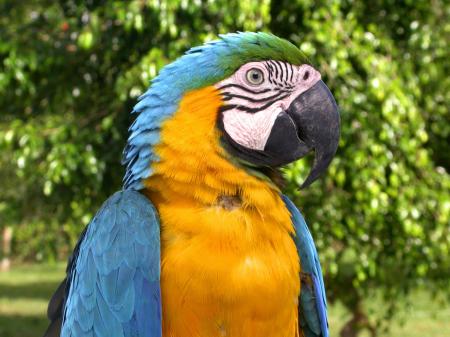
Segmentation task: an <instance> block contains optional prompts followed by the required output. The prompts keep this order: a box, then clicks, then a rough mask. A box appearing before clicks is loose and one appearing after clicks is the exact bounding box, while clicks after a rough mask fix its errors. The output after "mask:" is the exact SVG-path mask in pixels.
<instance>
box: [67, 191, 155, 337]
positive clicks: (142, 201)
mask: <svg viewBox="0 0 450 337" xmlns="http://www.w3.org/2000/svg"><path fill="white" fill-rule="evenodd" d="M159 230H160V229H159V221H158V217H157V212H156V210H155V208H154V207H153V205H152V204H151V203H150V202H149V200H148V199H147V198H146V197H144V196H143V195H142V194H140V193H139V192H136V191H131V190H126V191H121V192H117V193H116V194H114V195H113V196H112V197H111V198H109V199H108V200H107V201H106V202H105V204H104V205H103V206H102V208H101V209H100V211H99V212H98V213H97V215H96V216H95V217H94V219H93V220H92V221H91V223H90V224H89V226H88V228H87V231H86V234H85V235H83V237H82V239H81V242H80V243H79V246H78V247H77V251H76V256H74V260H73V261H72V262H71V268H70V270H69V271H68V281H67V282H68V285H67V288H66V289H68V294H67V295H66V296H67V298H66V301H65V305H64V316H63V323H62V328H61V336H62V337H70V336H73V337H87V336H90V337H158V336H161V334H162V333H161V289H160V283H159V281H160V233H159Z"/></svg>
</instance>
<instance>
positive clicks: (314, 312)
mask: <svg viewBox="0 0 450 337" xmlns="http://www.w3.org/2000/svg"><path fill="white" fill-rule="evenodd" d="M282 198H283V200H284V203H285V204H286V207H287V208H288V210H289V212H290V213H291V218H292V222H293V224H294V228H295V236H294V242H295V245H296V246H297V251H298V254H299V257H300V266H301V275H300V280H301V283H302V287H301V293H300V301H299V304H300V305H299V317H300V325H301V328H302V331H303V334H304V335H305V337H328V336H329V333H328V320H327V302H326V295H325V287H324V283H323V277H322V270H321V267H320V262H319V256H318V254H317V250H316V247H315V245H314V240H313V238H312V236H311V233H310V232H309V229H308V226H307V225H306V222H305V220H304V219H303V216H302V215H301V213H300V212H299V210H298V209H297V207H295V205H294V204H293V203H292V201H290V200H289V198H287V197H286V196H284V195H283V196H282Z"/></svg>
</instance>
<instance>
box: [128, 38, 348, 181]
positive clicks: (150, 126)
mask: <svg viewBox="0 0 450 337" xmlns="http://www.w3.org/2000/svg"><path fill="white" fill-rule="evenodd" d="M206 87H213V88H214V89H215V91H216V92H217V94H218V95H219V96H220V100H221V104H220V106H219V107H218V108H217V109H216V111H215V116H214V121H215V122H214V125H211V128H214V129H215V131H218V132H217V134H218V135H219V138H220V139H219V142H220V144H221V146H222V147H223V149H224V150H225V152H226V154H227V155H229V156H230V157H232V158H233V160H234V161H236V162H238V163H239V164H240V165H242V166H243V167H249V168H251V169H252V170H258V168H261V169H264V168H267V167H269V168H278V167H281V166H283V165H286V164H288V163H291V162H293V161H296V160H298V159H300V158H302V157H304V156H306V155H307V154H308V153H310V152H314V154H315V158H314V163H313V167H312V169H311V171H310V173H309V175H308V177H307V178H306V180H305V182H304V183H303V185H302V187H306V186H308V185H310V184H311V183H312V182H313V181H314V180H315V179H317V177H318V176H319V175H320V174H321V173H323V172H324V171H325V170H326V169H327V167H328V166H329V164H330V162H331V160H332V158H333V156H334V154H335V152H336V149H337V146H338V142H339V133H340V120H339V112H338V107H337V104H336V102H335V100H334V98H333V95H332V94H331V92H330V90H329V89H328V88H327V86H326V85H325V83H324V82H323V81H322V80H321V74H320V72H319V71H318V70H317V69H315V68H314V67H313V66H312V65H311V64H309V63H308V61H307V59H306V57H305V56H304V54H303V53H302V52H301V51H300V50H299V49H298V48H297V47H295V46H294V45H293V44H291V43H290V42H288V41H286V40H284V39H281V38H278V37H276V36H274V35H272V34H267V33H250V32H245V33H232V34H226V35H221V36H220V39H219V40H216V41H213V42H209V43H206V44H204V45H202V46H199V47H195V48H192V49H191V50H189V51H188V52H187V53H186V54H185V55H183V56H182V57H180V58H179V59H178V60H176V61H175V62H173V63H171V64H169V65H167V66H166V67H164V68H163V69H162V70H161V71H160V73H159V75H158V76H157V77H156V78H155V79H154V80H153V81H152V85H151V86H150V88H149V89H148V90H147V92H146V93H144V94H143V95H142V96H141V98H140V101H139V102H138V104H136V106H135V108H134V110H133V113H135V114H137V118H136V120H135V121H134V123H133V124H132V125H131V127H130V136H129V139H128V143H127V146H126V148H125V150H124V158H123V162H124V163H125V164H126V165H127V172H126V175H125V178H124V185H125V188H132V189H141V188H143V184H142V181H143V180H144V179H146V178H148V177H149V176H151V175H152V173H153V172H152V165H151V164H152V163H153V162H157V161H158V160H159V159H160V158H159V156H158V153H156V151H155V149H154V148H155V146H156V145H157V144H158V143H159V142H160V137H161V130H162V128H163V126H164V123H165V121H166V120H170V118H171V117H172V116H174V114H175V113H176V112H177V111H178V110H179V106H180V102H181V101H182V99H183V97H185V96H186V94H188V93H190V92H193V91H195V90H199V89H202V88H206ZM190 127H195V126H190ZM186 132H189V131H188V129H186ZM198 141H202V140H201V139H200V140H198ZM193 146H195V145H193Z"/></svg>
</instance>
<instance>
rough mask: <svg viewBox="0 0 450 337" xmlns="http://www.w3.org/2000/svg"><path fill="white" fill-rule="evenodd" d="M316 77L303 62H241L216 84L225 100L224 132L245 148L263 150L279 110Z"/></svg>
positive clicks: (313, 71) (315, 80)
mask: <svg viewBox="0 0 450 337" xmlns="http://www.w3.org/2000/svg"><path fill="white" fill-rule="evenodd" d="M260 76H262V77H260ZM320 78H321V76H320V73H319V72H318V71H317V70H315V69H314V68H313V67H311V66H310V65H307V64H303V65H301V66H294V65H291V64H289V63H286V62H280V61H261V62H250V63H247V64H245V65H243V66H242V67H241V68H239V70H237V71H236V72H235V73H234V74H233V75H232V76H230V77H229V78H227V79H225V80H223V81H221V82H219V83H218V84H217V85H216V87H217V89H218V90H220V92H221V94H222V97H223V100H224V102H225V106H224V108H223V109H222V118H223V126H224V129H225V132H226V133H227V134H228V135H229V136H230V137H231V138H232V139H233V140H234V141H235V142H236V143H238V144H240V145H242V146H244V147H246V148H249V149H252V150H264V148H265V146H266V143H267V140H268V139H269V136H270V133H271V131H272V127H273V125H274V123H275V120H276V118H277V117H278V115H279V114H280V112H282V111H284V110H286V109H287V108H288V107H289V105H290V104H291V103H292V101H293V100H294V99H295V98H297V97H298V96H299V95H300V94H301V93H303V92H305V91H306V90H308V89H309V88H311V87H312V86H313V85H314V84H316V83H317V82H318V81H319V80H320Z"/></svg>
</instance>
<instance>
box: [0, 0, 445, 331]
mask: <svg viewBox="0 0 450 337" xmlns="http://www.w3.org/2000/svg"><path fill="white" fill-rule="evenodd" d="M449 18H450V4H449V2H448V1H445V0H431V1H424V0H404V1H395V0H372V1H351V0H346V1H344V0H342V1H340V0H328V1H312V0H297V1H293V0H280V1H275V0H274V1H268V0H263V1H256V0H246V1H241V0H196V1H189V0H166V1H164V0H159V1H157V0H141V1H101V0H98V1H96V0H85V1H81V0H80V1H77V0H60V1H55V0H48V1H45V0H41V1H38V0H25V1H15V0H0V190H1V192H2V193H1V194H0V234H1V238H2V240H1V248H0V260H1V262H0V263H1V269H2V271H0V336H2V337H16V336H21V337H28V336H40V335H41V334H42V332H43V331H44V329H45V327H46V325H47V321H46V318H45V310H46V305H47V302H48V299H49V297H50V296H51V294H52V293H53V291H54V289H55V288H56V286H57V284H58V283H59V281H60V280H61V279H62V277H63V274H64V266H65V261H66V258H67V256H68V255H69V254H70V252H71V250H72V248H73V247H74V245H75V243H76V241H77V238H78V235H79V233H80V232H81V231H82V229H83V228H84V226H85V225H86V224H87V223H88V222H89V221H90V219H91V217H92V216H93V215H94V214H95V212H96V210H97V209H98V207H99V206H100V205H101V203H102V202H103V201H104V200H105V199H106V198H107V197H108V196H109V195H110V194H112V193H113V192H114V191H116V190H118V189H120V188H121V178H122V175H123V173H124V169H123V168H122V167H121V165H120V157H121V151H122V148H123V146H124V143H125V139H126V136H127V127H128V125H129V124H130V121H131V117H130V115H129V112H130V111H131V108H132V106H133V104H134V103H135V102H136V99H137V97H138V96H139V95H140V94H141V93H143V91H144V90H145V89H146V87H147V86H148V84H149V81H150V80H151V79H152V78H153V77H154V76H155V75H156V74H157V73H158V70H159V69H160V68H161V67H162V66H164V65H165V64H167V63H169V62H171V61H173V60H174V59H175V58H177V57H178V56H179V55H181V54H182V53H183V52H184V51H186V50H187V49H188V48H190V47H191V46H195V45H198V44H201V43H203V42H205V41H208V40H212V39H215V38H217V35H218V34H220V33H226V32H232V31H237V30H239V31H247V30H250V31H268V32H272V33H274V34H276V35H278V36H280V37H284V38H287V39H289V40H290V41H292V42H293V43H294V44H296V45H298V46H299V47H300V48H301V49H302V50H303V51H304V52H305V53H306V54H307V55H308V57H309V58H310V60H311V62H312V64H313V65H315V66H316V67H317V68H318V69H320V71H321V72H322V74H323V75H324V77H325V82H326V83H327V84H328V85H329V87H330V88H331V90H332V92H333V93H334V95H335V97H336V100H337V102H338V104H339V105H340V108H341V116H342V137H341V143H340V147H339V150H338V153H337V156H336V159H335V160H334V162H333V164H332V165H331V167H330V169H329V170H328V174H327V175H326V176H325V177H323V178H322V179H321V180H319V181H318V182H316V183H315V184H313V186H312V187H311V188H309V189H307V190H304V191H299V190H298V186H299V184H300V183H301V182H302V180H303V179H304V178H305V175H306V171H307V168H308V166H309V164H308V163H306V162H298V163H295V164H294V165H291V166H290V167H289V168H287V169H286V170H285V176H286V181H287V186H286V190H287V193H288V194H289V195H290V196H291V197H292V198H293V199H294V200H295V202H296V204H297V205H298V206H299V208H300V209H301V210H302V212H303V214H304V216H305V218H306V219H307V221H308V223H309V225H310V228H311V231H312V232H313V235H314V237H315V240H316V244H317V246H318V250H319V252H320V257H321V260H322V265H323V269H324V273H325V277H326V286H327V289H328V298H329V306H330V329H331V336H334V337H337V336H343V337H353V336H355V337H356V336H392V337H402V336H408V337H416V336H417V337H418V336H421V337H423V336H435V337H441V336H442V337H443V336H450V319H449V318H450V306H449V301H448V300H449V296H450V281H449V280H450V254H449V253H450V225H449V223H450V176H449V169H450V154H449V153H450V141H449V133H450V114H449V106H450V97H449V95H450V76H449V75H450V64H449V63H450V62H449V59H450V54H449V42H450V20H449Z"/></svg>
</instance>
